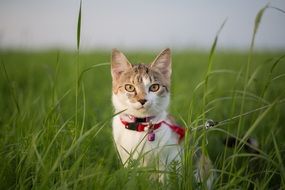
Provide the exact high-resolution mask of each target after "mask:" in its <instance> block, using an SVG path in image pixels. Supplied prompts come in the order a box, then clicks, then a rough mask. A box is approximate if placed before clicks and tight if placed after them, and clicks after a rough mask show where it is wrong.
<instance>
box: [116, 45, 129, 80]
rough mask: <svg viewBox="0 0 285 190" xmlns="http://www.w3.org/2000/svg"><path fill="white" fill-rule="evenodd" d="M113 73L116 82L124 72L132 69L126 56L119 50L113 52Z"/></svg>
mask: <svg viewBox="0 0 285 190" xmlns="http://www.w3.org/2000/svg"><path fill="white" fill-rule="evenodd" d="M111 59H112V63H111V73H112V78H113V79H114V80H116V79H118V78H119V76H120V75H121V74H122V72H123V71H125V70H127V69H129V68H131V67H132V65H131V64H130V62H129V61H128V59H127V58H126V56H125V55H124V54H123V53H122V52H120V51H119V50H117V49H113V50H112V57H111Z"/></svg>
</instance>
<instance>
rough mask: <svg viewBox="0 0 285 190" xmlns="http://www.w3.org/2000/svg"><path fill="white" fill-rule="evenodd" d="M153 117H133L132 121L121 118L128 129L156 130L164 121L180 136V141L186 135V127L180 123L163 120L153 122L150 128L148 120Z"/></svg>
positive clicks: (139, 130) (140, 130)
mask: <svg viewBox="0 0 285 190" xmlns="http://www.w3.org/2000/svg"><path fill="white" fill-rule="evenodd" d="M131 117H132V116H131ZM152 118H153V117H146V118H135V117H132V122H127V121H124V120H123V119H122V118H120V119H121V122H122V124H123V125H124V126H125V128H126V129H129V130H133V131H138V132H143V131H146V132H148V131H149V130H151V131H154V130H156V129H158V128H159V127H160V126H161V124H162V123H164V124H165V125H167V126H168V127H170V129H171V130H172V131H173V132H175V133H176V134H177V135H178V136H179V142H180V141H181V140H182V139H183V138H184V136H185V128H182V127H180V126H178V125H173V124H169V123H167V122H166V121H161V122H159V123H156V124H153V125H152V126H151V129H150V126H149V123H148V122H149V121H150V120H151V119H152Z"/></svg>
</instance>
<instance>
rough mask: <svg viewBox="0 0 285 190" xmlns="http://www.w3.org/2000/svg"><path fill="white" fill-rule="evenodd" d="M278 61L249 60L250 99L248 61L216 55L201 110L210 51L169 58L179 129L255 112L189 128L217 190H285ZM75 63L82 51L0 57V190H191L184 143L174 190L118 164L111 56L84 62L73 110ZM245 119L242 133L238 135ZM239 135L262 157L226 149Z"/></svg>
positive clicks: (145, 56) (269, 56)
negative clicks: (227, 141) (200, 128)
mask: <svg viewBox="0 0 285 190" xmlns="http://www.w3.org/2000/svg"><path fill="white" fill-rule="evenodd" d="M282 54H283V53H282V52H280V53H268V52H267V53H255V54H254V55H253V62H252V68H255V69H253V71H252V73H253V74H252V73H250V76H253V77H252V79H250V80H251V81H250V82H248V83H247V84H246V85H247V91H246V93H245V92H244V91H243V88H244V83H243V81H244V77H245V76H244V70H245V69H246V64H247V54H245V53H237V52H216V54H215V57H214V60H213V65H212V69H211V71H210V72H209V78H208V87H207V94H206V97H207V102H206V104H205V106H204V102H203V98H201V97H203V93H204V89H203V88H201V87H200V88H199V87H198V88H197V85H198V84H200V81H203V80H204V77H203V76H204V73H205V72H207V68H208V60H207V53H203V52H195V51H185V52H176V53H174V55H173V78H172V102H171V107H170V112H171V113H173V115H175V116H176V118H178V121H179V122H180V123H181V124H183V125H185V127H187V128H189V129H191V128H195V127H197V126H199V125H201V124H203V117H204V116H205V118H211V119H213V120H215V121H224V120H227V119H229V118H232V117H234V116H238V115H240V112H241V102H242V101H244V108H243V110H244V111H243V113H245V112H249V113H248V114H245V115H242V116H241V117H235V118H234V119H232V120H231V119H229V120H228V121H226V122H222V123H221V125H218V126H217V127H216V128H212V129H209V130H208V131H206V133H204V132H199V131H197V132H196V131H195V130H193V132H191V134H188V135H187V141H189V138H192V140H193V139H194V141H195V143H197V144H199V143H201V141H199V139H201V136H203V135H206V137H207V139H206V140H207V141H206V142H207V144H206V145H205V146H206V148H207V150H208V152H209V155H210V157H211V158H212V160H213V162H214V165H215V169H216V172H217V179H216V183H215V185H216V187H217V188H224V189H231V188H237V187H241V188H248V187H251V188H253V187H254V188H258V189H260V188H261V187H262V188H269V187H271V188H275V187H284V179H285V178H284V177H285V176H284V175H285V173H284V159H283V158H284V148H285V144H284V140H283V138H284V137H283V136H284V134H285V133H284V132H285V131H284V128H283V127H282V126H283V123H284V122H285V121H284V113H285V112H284V111H285V109H284V103H285V102H284V97H285V90H284V87H283V85H284V80H285V77H284V76H285V75H284V72H285V65H284V60H283V59H282ZM77 56H78V54H77V53H68V52H60V53H58V52H52V51H51V52H42V53H32V52H30V53H27V52H26V53H23V52H2V53H1V58H2V65H1V75H0V77H1V79H0V88H1V93H0V96H1V104H0V111H1V114H0V115H1V116H0V126H1V131H0V147H1V157H0V159H1V161H0V168H1V170H0V171H1V173H0V175H1V177H0V180H1V181H0V185H1V187H2V189H3V188H4V189H7V188H13V189H14V188H17V189H30V188H32V189H42V188H43V189H57V188H72V189H78V188H96V189H110V188H119V189H123V188H124V189H125V188H129V189H133V188H135V189H140V188H143V189H152V188H153V187H156V188H158V189H164V188H171V187H175V186H177V185H178V187H180V188H181V189H191V188H192V187H193V188H194V187H195V186H193V182H192V180H191V178H192V177H191V175H192V174H191V173H192V172H193V169H192V167H191V166H190V165H191V163H192V160H191V159H192V157H191V153H193V151H194V150H193V147H192V146H189V145H188V144H187V145H186V147H187V150H186V151H187V153H186V155H185V160H184V161H185V168H184V170H183V171H184V173H183V177H182V178H174V179H172V181H170V182H169V184H165V185H162V184H159V182H157V181H149V179H148V176H149V175H150V173H151V172H147V171H146V170H145V169H139V168H136V167H135V169H133V168H132V169H131V168H123V167H122V166H121V164H120V162H119V159H118V157H117V155H116V152H115V148H114V146H113V141H112V135H111V130H112V127H111V117H112V114H113V110H112V105H111V101H110V100H111V78H110V68H109V65H108V64H101V63H103V62H106V61H108V60H109V57H110V54H109V52H101V53H81V54H80V55H79V56H80V57H79V60H80V64H79V70H80V73H81V75H80V80H79V84H80V85H78V93H77V96H78V97H77V101H78V102H77V104H78V109H75V107H76V105H75V101H74V100H75V98H76V93H75V90H76V89H75V87H74V86H75V84H76V82H78V81H76V80H75V76H76V72H77V67H74V65H76V64H77V62H76V61H77V59H76V57H77ZM129 57H130V60H131V61H145V62H150V61H151V60H152V59H153V58H154V55H153V53H130V54H129ZM280 58H281V59H280ZM99 64H101V65H99ZM96 66H97V67H96ZM194 89H196V90H194ZM280 101H283V102H280ZM262 107H264V108H263V109H259V110H257V111H255V112H253V111H252V110H254V109H258V108H262ZM189 109H190V110H191V112H189ZM75 110H77V112H78V113H75ZM250 111H252V112H250ZM76 114H77V117H78V119H77V123H76V122H75V115H76ZM189 114H190V115H189ZM241 118H242V119H243V125H241V126H240V128H239V129H238V125H239V121H240V119H241ZM238 130H239V135H238V138H240V139H243V138H245V137H247V136H251V137H254V138H256V139H257V140H258V141H259V144H260V150H261V153H260V154H258V155H253V154H249V153H246V152H245V151H244V150H243V149H240V148H238V147H237V148H236V149H229V148H226V147H225V146H224V145H223V143H222V141H223V140H224V139H225V138H226V137H227V136H228V135H233V136H237V131H238ZM189 131H190V130H189ZM243 140H244V139H243ZM255 165H256V166H255ZM138 173H139V174H138Z"/></svg>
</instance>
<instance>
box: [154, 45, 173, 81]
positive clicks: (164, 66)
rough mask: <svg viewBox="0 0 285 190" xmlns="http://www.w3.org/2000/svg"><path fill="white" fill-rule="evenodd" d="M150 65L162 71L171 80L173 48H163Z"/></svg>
mask: <svg viewBox="0 0 285 190" xmlns="http://www.w3.org/2000/svg"><path fill="white" fill-rule="evenodd" d="M150 67H151V68H154V69H156V70H158V71H160V72H161V73H162V74H163V76H164V77H165V78H166V79H167V80H170V77H171V71H172V70H171V50H170V49H169V48H167V49H165V50H163V51H162V52H161V53H160V54H159V55H158V56H157V57H156V58H155V60H154V61H153V62H152V63H151V65H150Z"/></svg>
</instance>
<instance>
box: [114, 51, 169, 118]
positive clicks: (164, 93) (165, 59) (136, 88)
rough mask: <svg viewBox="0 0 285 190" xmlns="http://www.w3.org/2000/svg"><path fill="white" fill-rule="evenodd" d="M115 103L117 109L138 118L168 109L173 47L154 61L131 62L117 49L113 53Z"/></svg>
mask: <svg viewBox="0 0 285 190" xmlns="http://www.w3.org/2000/svg"><path fill="white" fill-rule="evenodd" d="M111 73H112V79H113V88H112V89H113V96H112V99H113V104H114V107H115V109H116V111H117V112H118V111H123V110H126V111H125V112H124V113H127V114H129V115H133V116H135V117H149V116H155V115H158V114H161V113H162V112H164V111H166V109H167V107H168V104H169V97H170V93H169V89H170V76H171V53H170V49H165V50H164V51H162V52H161V53H160V54H159V55H158V56H157V58H156V59H155V60H154V61H153V63H151V64H148V65H145V64H138V65H132V64H130V62H129V61H128V60H127V58H126V57H125V56H124V54H122V53H121V52H119V51H118V50H113V52H112V68H111Z"/></svg>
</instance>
